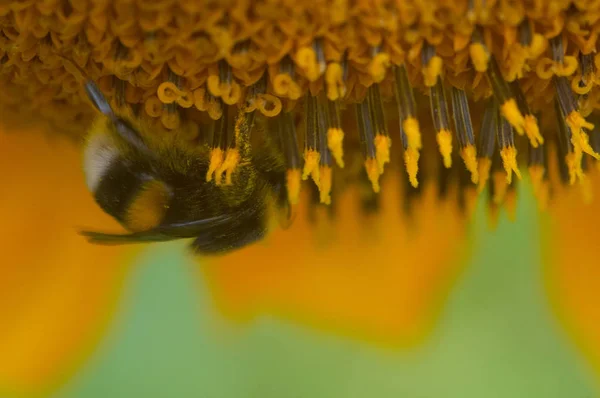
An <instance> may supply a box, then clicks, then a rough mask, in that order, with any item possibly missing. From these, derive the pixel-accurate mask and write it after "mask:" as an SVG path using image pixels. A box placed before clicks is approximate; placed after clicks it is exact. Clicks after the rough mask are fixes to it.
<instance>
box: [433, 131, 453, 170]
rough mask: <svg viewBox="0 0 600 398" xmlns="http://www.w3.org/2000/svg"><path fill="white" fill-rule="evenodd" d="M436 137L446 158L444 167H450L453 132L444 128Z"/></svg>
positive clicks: (443, 156)
mask: <svg viewBox="0 0 600 398" xmlns="http://www.w3.org/2000/svg"><path fill="white" fill-rule="evenodd" d="M435 138H436V140H437V143H438V147H439V149H440V153H441V154H442V158H443V159H444V167H445V168H447V169H449V168H450V167H452V134H450V131H448V130H446V129H442V130H440V131H439V132H438V133H437V135H436V137H435Z"/></svg>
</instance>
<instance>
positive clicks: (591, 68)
mask: <svg viewBox="0 0 600 398" xmlns="http://www.w3.org/2000/svg"><path fill="white" fill-rule="evenodd" d="M579 60H580V62H579V65H580V66H581V75H580V76H578V77H575V78H573V80H571V89H572V90H573V91H574V92H575V93H576V94H578V95H586V94H588V93H589V92H590V90H591V89H592V87H593V86H594V75H595V72H596V71H595V65H594V54H593V53H591V54H579Z"/></svg>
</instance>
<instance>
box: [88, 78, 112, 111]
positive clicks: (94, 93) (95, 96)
mask: <svg viewBox="0 0 600 398" xmlns="http://www.w3.org/2000/svg"><path fill="white" fill-rule="evenodd" d="M84 87H85V92H86V93H87V96H88V98H89V99H90V101H91V102H92V105H94V106H95V107H96V109H98V110H99V111H100V112H101V113H102V114H103V115H105V116H108V117H109V118H110V119H111V120H114V119H116V116H115V113H114V112H113V110H112V108H111V106H110V103H109V102H108V100H107V99H106V97H105V96H104V94H102V91H100V88H99V87H98V85H97V84H96V83H94V82H93V81H92V80H88V81H86V82H85V85H84Z"/></svg>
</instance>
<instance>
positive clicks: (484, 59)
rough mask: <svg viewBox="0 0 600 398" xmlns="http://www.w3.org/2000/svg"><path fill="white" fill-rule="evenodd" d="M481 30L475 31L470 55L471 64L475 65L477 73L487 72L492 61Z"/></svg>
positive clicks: (470, 46)
mask: <svg viewBox="0 0 600 398" xmlns="http://www.w3.org/2000/svg"><path fill="white" fill-rule="evenodd" d="M480 29H481V28H476V29H475V30H474V31H473V35H472V37H471V44H470V45H469V55H470V56H471V62H472V63H473V66H474V67H475V70H476V71H477V72H486V71H487V68H488V62H489V60H490V52H489V50H488V49H487V47H486V45H485V44H484V43H483V38H482V37H481V32H480Z"/></svg>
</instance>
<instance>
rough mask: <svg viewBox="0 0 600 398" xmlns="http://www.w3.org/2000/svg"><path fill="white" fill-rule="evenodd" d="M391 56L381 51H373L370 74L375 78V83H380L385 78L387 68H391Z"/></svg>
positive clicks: (377, 49)
mask: <svg viewBox="0 0 600 398" xmlns="http://www.w3.org/2000/svg"><path fill="white" fill-rule="evenodd" d="M390 63H391V62H390V55H389V54H388V53H385V52H381V49H379V48H376V49H373V56H372V57H371V62H370V63H369V74H370V75H371V77H372V78H373V82H374V83H380V82H382V81H383V79H384V78H385V73H386V71H387V68H389V67H390Z"/></svg>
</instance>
